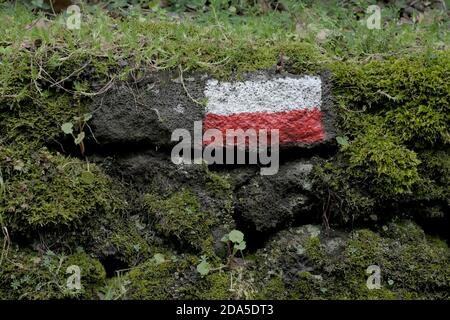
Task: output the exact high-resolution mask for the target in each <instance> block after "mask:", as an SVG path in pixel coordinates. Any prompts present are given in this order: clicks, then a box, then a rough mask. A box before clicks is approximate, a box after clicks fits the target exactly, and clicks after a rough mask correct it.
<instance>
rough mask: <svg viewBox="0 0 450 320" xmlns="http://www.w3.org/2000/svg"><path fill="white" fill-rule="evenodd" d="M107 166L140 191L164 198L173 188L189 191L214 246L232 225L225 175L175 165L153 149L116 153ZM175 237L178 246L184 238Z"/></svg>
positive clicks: (220, 246)
mask: <svg viewBox="0 0 450 320" xmlns="http://www.w3.org/2000/svg"><path fill="white" fill-rule="evenodd" d="M97 160H99V159H97ZM110 168H111V169H110V174H111V175H112V176H114V177H115V178H116V179H119V180H122V181H125V182H126V183H128V184H130V185H133V187H134V188H136V189H137V190H139V191H138V192H140V193H141V194H145V193H153V194H156V195H158V196H161V197H162V199H164V198H167V197H170V196H171V195H173V194H175V193H177V192H181V191H189V192H190V193H191V194H192V195H193V196H194V197H195V198H196V199H198V201H199V203H200V206H201V210H202V211H203V212H205V213H206V214H207V219H208V220H209V221H210V222H211V223H212V227H211V230H210V233H211V234H212V235H213V238H214V247H215V249H216V250H217V251H220V250H222V249H223V243H222V242H221V241H220V239H221V237H222V236H223V235H224V234H225V233H227V232H229V231H230V230H232V229H233V228H234V220H233V218H232V193H231V192H232V189H231V185H229V184H228V187H227V180H226V179H225V178H223V177H221V176H219V175H216V174H214V173H211V172H210V171H209V170H208V168H207V167H206V166H204V165H195V164H192V165H186V164H181V165H175V164H173V163H172V162H171V160H170V157H169V156H167V155H164V154H162V153H158V152H155V151H145V152H141V153H129V154H126V155H124V156H119V157H116V158H115V159H114V160H113V161H112V162H111V163H110ZM162 214H164V213H162ZM155 223H158V221H156V222H155ZM177 241H178V242H179V244H180V245H181V246H184V245H185V242H184V239H177Z"/></svg>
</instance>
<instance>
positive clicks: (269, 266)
mask: <svg viewBox="0 0 450 320" xmlns="http://www.w3.org/2000/svg"><path fill="white" fill-rule="evenodd" d="M315 237H320V238H321V239H322V244H323V247H324V250H325V251H326V253H327V254H329V255H330V256H331V257H333V258H335V259H338V257H339V255H340V254H341V253H342V250H343V248H344V246H345V244H346V240H347V238H348V234H346V233H343V232H333V233H331V234H329V235H326V236H324V235H323V232H322V229H321V226H319V225H311V224H308V225H304V226H301V227H296V228H289V229H287V230H283V231H280V232H279V233H277V234H276V235H275V236H274V237H272V238H271V239H270V241H269V242H268V243H267V244H266V246H265V247H264V248H262V249H260V250H258V252H257V258H258V259H259V261H261V262H262V261H264V263H262V265H260V268H261V269H262V270H264V271H265V272H263V274H264V273H266V276H268V277H270V274H271V273H272V274H273V273H275V274H282V275H283V276H284V277H285V278H286V279H288V280H291V279H295V278H296V277H297V276H298V274H299V272H311V273H314V272H315V271H316V270H315V265H314V262H313V261H311V259H310V257H308V254H307V244H308V241H309V240H310V239H312V238H315Z"/></svg>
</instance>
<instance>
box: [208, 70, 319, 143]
mask: <svg viewBox="0 0 450 320" xmlns="http://www.w3.org/2000/svg"><path fill="white" fill-rule="evenodd" d="M205 96H206V98H207V99H208V103H207V107H206V115H205V118H204V120H203V129H204V130H205V131H206V130H208V129H218V130H220V131H221V132H222V134H223V137H224V138H225V137H226V131H227V130H228V129H234V130H238V129H241V130H244V131H245V130H248V129H254V130H256V131H259V130H262V129H264V130H266V131H267V132H270V130H273V129H278V130H279V139H280V144H296V143H299V144H313V143H316V142H321V141H323V140H324V139H325V131H324V126H323V114H322V111H321V105H322V81H321V78H320V77H317V76H304V77H299V78H293V77H284V78H273V79H258V80H248V81H243V82H219V81H217V80H209V81H208V82H207V84H206V88H205ZM211 142H212V141H204V144H209V143H211Z"/></svg>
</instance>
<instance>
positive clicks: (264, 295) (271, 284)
mask: <svg viewBox="0 0 450 320" xmlns="http://www.w3.org/2000/svg"><path fill="white" fill-rule="evenodd" d="M289 298H290V296H289V291H288V290H287V289H286V286H285V284H284V282H283V279H282V278H281V277H273V278H271V279H270V280H269V281H268V282H266V283H265V284H264V287H263V288H261V289H260V291H259V292H258V293H257V295H256V299H257V300H286V299H289Z"/></svg>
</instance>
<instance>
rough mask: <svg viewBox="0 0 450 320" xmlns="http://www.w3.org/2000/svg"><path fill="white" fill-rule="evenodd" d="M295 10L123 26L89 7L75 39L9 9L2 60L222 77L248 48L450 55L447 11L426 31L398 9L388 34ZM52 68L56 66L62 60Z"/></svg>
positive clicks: (323, 8) (147, 15)
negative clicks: (130, 64)
mask: <svg viewBox="0 0 450 320" xmlns="http://www.w3.org/2000/svg"><path fill="white" fill-rule="evenodd" d="M289 3H290V5H289V10H288V11H287V12H271V13H268V14H265V15H256V14H252V13H249V14H247V15H244V16H237V15H234V14H230V13H229V12H228V11H226V10H210V11H208V12H205V13H202V14H197V15H195V16H187V15H183V14H180V15H177V16H175V17H174V16H173V15H171V14H170V13H169V12H167V11H164V10H158V11H157V12H156V13H152V12H143V11H130V12H128V13H127V16H126V17H124V18H112V17H110V16H108V15H107V14H106V13H105V12H102V11H100V10H98V9H95V8H93V7H84V8H82V12H83V16H82V24H81V29H80V30H74V31H70V30H68V29H66V28H65V26H64V23H63V17H62V16H58V17H57V18H56V19H54V20H53V21H52V22H51V23H50V26H49V27H48V28H44V29H39V28H27V26H29V25H30V24H31V23H32V22H33V21H35V20H36V19H37V18H39V17H42V15H43V14H42V13H40V14H37V15H36V14H33V13H32V12H31V11H30V10H27V9H25V8H24V7H21V6H12V5H6V4H3V5H2V7H1V9H0V18H1V19H2V21H3V28H2V29H1V30H0V39H2V41H1V43H2V48H1V49H0V53H1V52H10V51H13V52H14V51H17V50H20V48H21V47H27V46H30V45H31V46H33V42H34V41H36V40H37V39H39V41H42V43H41V45H40V47H39V48H38V49H37V50H36V52H35V54H36V55H38V54H44V53H48V52H49V50H52V49H57V50H58V54H59V55H60V56H59V59H62V58H64V54H67V55H68V54H69V53H70V54H71V55H77V54H80V53H79V52H78V51H82V52H83V54H84V55H90V56H92V57H101V58H105V59H114V60H116V61H119V60H121V59H128V58H130V57H133V59H134V62H135V63H136V65H152V66H155V67H156V68H173V67H175V66H177V65H179V64H181V65H183V66H185V67H186V68H189V69H195V68H199V67H200V68H207V69H216V68H218V67H219V66H224V65H227V64H232V63H236V61H238V57H236V55H237V54H239V53H240V52H242V51H241V50H240V49H241V48H242V47H247V46H248V45H254V46H257V47H261V46H263V47H267V48H268V49H269V50H270V48H271V47H274V46H276V44H277V43H280V42H303V43H308V44H311V45H312V46H314V47H315V48H317V49H318V50H319V51H320V52H322V53H324V54H325V56H326V57H328V58H331V59H356V60H361V61H365V60H366V59H370V58H373V57H379V56H389V55H395V54H402V53H405V52H410V51H421V50H427V49H428V50H430V49H445V48H448V43H449V42H450V38H449V33H448V31H447V26H448V22H449V21H448V18H447V16H446V14H445V13H444V12H441V11H430V12H427V13H426V15H425V18H424V19H423V20H422V22H421V23H417V24H399V23H398V22H399V21H398V19H397V17H398V8H391V7H387V8H383V9H382V13H381V14H382V28H381V29H380V30H377V29H374V30H369V29H368V28H367V27H366V25H365V23H364V21H365V20H364V19H360V20H357V19H356V17H355V15H354V14H353V12H352V9H351V8H345V7H342V6H340V5H339V2H338V1H329V2H325V3H324V2H319V3H315V4H314V5H311V6H305V5H304V4H301V3H297V2H289ZM363 8H365V7H363ZM362 18H364V13H363V14H362ZM324 30H326V31H325V33H326V34H327V37H326V38H325V39H322V40H318V39H317V34H319V33H321V32H322V33H323V32H324ZM11 45H12V46H11ZM52 61H53V62H54V63H56V64H57V63H58V57H53V60H52Z"/></svg>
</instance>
